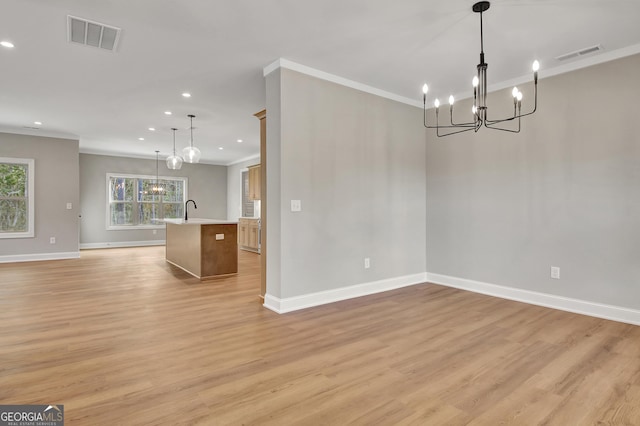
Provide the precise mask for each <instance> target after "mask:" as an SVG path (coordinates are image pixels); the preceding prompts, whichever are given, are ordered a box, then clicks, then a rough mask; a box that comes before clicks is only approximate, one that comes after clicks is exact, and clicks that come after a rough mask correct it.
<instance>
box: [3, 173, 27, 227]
mask: <svg viewBox="0 0 640 426" xmlns="http://www.w3.org/2000/svg"><path fill="white" fill-rule="evenodd" d="M27 188H28V165H27V164H12V163H0V232H27V231H28V228H29V215H28V212H29V199H28V193H27Z"/></svg>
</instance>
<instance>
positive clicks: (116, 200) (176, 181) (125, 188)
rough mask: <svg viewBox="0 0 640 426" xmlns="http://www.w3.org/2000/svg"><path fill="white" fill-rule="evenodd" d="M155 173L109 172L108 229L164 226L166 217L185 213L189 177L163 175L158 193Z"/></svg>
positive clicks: (170, 217)
mask: <svg viewBox="0 0 640 426" xmlns="http://www.w3.org/2000/svg"><path fill="white" fill-rule="evenodd" d="M155 183H156V178H155V176H137V175H120V174H114V173H108V174H107V198H108V202H107V229H144V228H161V227H163V226H164V224H163V223H161V222H160V221H161V220H162V219H176V218H181V217H183V215H184V202H185V200H186V198H187V194H186V192H187V178H160V183H163V184H164V185H165V190H164V191H163V193H162V194H154V193H153V191H152V187H153V186H154V184H155Z"/></svg>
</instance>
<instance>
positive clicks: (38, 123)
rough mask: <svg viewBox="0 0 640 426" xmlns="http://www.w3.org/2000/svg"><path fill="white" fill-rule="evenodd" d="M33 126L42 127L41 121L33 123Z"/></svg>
mask: <svg viewBox="0 0 640 426" xmlns="http://www.w3.org/2000/svg"><path fill="white" fill-rule="evenodd" d="M33 124H35V125H36V126H42V121H34V122H33Z"/></svg>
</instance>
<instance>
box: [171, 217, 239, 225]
mask: <svg viewBox="0 0 640 426" xmlns="http://www.w3.org/2000/svg"><path fill="white" fill-rule="evenodd" d="M164 222H165V223H173V224H174V225H227V224H234V223H235V224H238V221H231V220H218V219H203V218H199V217H194V218H193V219H189V220H184V219H164Z"/></svg>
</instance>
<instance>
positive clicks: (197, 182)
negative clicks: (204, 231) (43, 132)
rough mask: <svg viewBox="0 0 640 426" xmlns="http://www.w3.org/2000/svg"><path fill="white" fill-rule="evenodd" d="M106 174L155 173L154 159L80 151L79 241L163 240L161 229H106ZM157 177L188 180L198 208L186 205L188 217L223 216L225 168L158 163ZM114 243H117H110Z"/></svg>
mask: <svg viewBox="0 0 640 426" xmlns="http://www.w3.org/2000/svg"><path fill="white" fill-rule="evenodd" d="M107 173H123V174H140V175H155V174H156V161H155V159H154V160H144V159H136V158H127V157H112V156H106V155H93V154H80V199H81V200H82V205H81V211H82V219H81V226H80V243H81V244H106V243H132V242H149V241H163V240H164V239H165V231H164V230H157V233H156V234H155V235H154V234H153V231H152V230H146V229H142V230H117V231H116V230H111V231H107V229H106V216H105V215H106V203H107V201H106V200H107V198H106V197H107V195H106V193H107V192H106V191H107V189H106V175H107ZM159 174H160V176H176V177H186V178H188V179H189V188H188V196H189V198H191V199H193V200H195V201H196V203H197V205H198V209H197V210H194V209H193V206H190V207H189V216H190V217H202V218H210V219H226V217H227V168H226V166H214V165H208V164H183V165H182V168H181V169H180V170H168V169H167V167H166V164H165V163H164V161H162V160H161V162H160V172H159ZM113 245H117V244H113Z"/></svg>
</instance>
